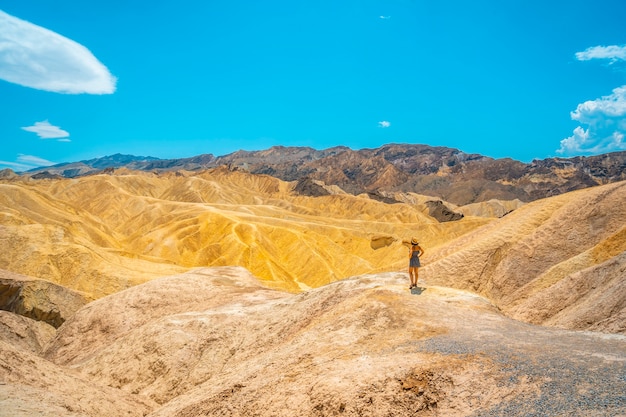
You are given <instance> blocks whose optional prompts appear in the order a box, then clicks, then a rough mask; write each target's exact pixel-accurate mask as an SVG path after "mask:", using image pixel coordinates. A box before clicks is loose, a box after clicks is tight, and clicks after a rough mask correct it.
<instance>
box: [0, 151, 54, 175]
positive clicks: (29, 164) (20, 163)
mask: <svg viewBox="0 0 626 417" xmlns="http://www.w3.org/2000/svg"><path fill="white" fill-rule="evenodd" d="M55 164H56V162H52V161H48V160H47V159H43V158H40V157H38V156H34V155H23V154H20V155H18V156H17V161H15V162H11V161H0V168H2V167H8V168H11V169H12V170H14V171H18V172H19V171H28V170H29V169H33V168H39V167H44V166H50V165H55Z"/></svg>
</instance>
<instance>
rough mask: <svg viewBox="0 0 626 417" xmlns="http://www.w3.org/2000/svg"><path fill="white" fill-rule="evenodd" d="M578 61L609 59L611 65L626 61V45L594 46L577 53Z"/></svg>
mask: <svg viewBox="0 0 626 417" xmlns="http://www.w3.org/2000/svg"><path fill="white" fill-rule="evenodd" d="M576 59H578V60H579V61H589V60H592V59H608V60H609V61H611V63H614V62H617V61H626V45H621V46H618V45H609V46H592V47H591V48H587V49H585V50H584V51H582V52H576Z"/></svg>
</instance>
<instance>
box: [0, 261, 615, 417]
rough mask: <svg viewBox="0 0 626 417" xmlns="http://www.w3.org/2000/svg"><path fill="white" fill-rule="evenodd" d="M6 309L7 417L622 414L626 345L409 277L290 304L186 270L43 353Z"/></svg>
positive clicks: (76, 322) (1, 356) (104, 312)
mask: <svg viewBox="0 0 626 417" xmlns="http://www.w3.org/2000/svg"><path fill="white" fill-rule="evenodd" d="M2 313H3V314H1V315H0V322H1V323H2V328H3V329H4V331H5V334H6V332H10V329H13V332H14V333H19V332H21V336H22V337H21V339H22V344H23V345H22V346H21V348H20V347H18V346H16V344H15V343H7V341H6V340H7V339H6V338H5V337H4V336H3V338H2V341H0V351H1V353H0V415H2V416H14V417H17V416H34V415H37V416H55V417H56V416H85V415H87V416H153V417H156V416H168V417H172V416H178V417H184V416H201V415H214V416H556V415H572V416H618V415H624V414H625V413H626V395H625V393H626V380H625V379H624V375H626V337H624V336H622V335H607V334H601V333H593V332H575V331H568V330H560V329H553V328H546V327H540V326H534V325H530V324H524V323H520V322H517V321H514V320H512V319H509V318H507V317H505V316H503V315H502V314H500V313H499V312H498V310H497V309H496V308H495V307H494V306H493V305H492V304H490V303H489V302H488V301H487V300H485V299H483V298H481V297H478V296H476V295H473V294H471V293H468V292H464V291H460V290H452V289H449V288H443V287H436V286H429V285H423V287H422V288H421V289H420V291H418V292H416V293H413V294H412V293H411V292H410V291H409V290H408V288H407V277H406V275H405V274H404V273H381V274H372V275H363V276H358V277H354V278H351V279H347V280H343V281H339V282H336V283H332V284H329V285H326V286H323V287H321V288H318V289H313V290H309V291H306V292H303V293H301V294H289V293H286V292H282V291H276V290H271V289H268V288H266V287H264V286H262V285H260V281H258V280H257V279H256V278H255V277H253V276H252V275H251V274H249V273H248V272H247V271H246V270H245V269H243V268H238V267H221V268H204V269H195V270H193V271H190V272H188V273H184V274H180V275H174V276H170V277H165V278H161V279H156V280H153V281H150V282H148V283H145V284H142V285H138V286H135V287H133V288H130V289H128V290H125V291H122V292H120V293H117V294H113V295H111V296H108V297H105V298H102V299H99V300H96V301H94V302H91V303H89V304H87V305H85V306H84V307H83V308H81V309H79V310H78V311H77V312H76V313H75V314H74V315H73V316H72V317H71V318H69V320H67V321H66V322H65V323H64V324H63V325H62V326H61V327H60V328H59V329H58V332H56V334H55V333H54V332H51V333H50V334H49V335H48V336H47V337H48V338H50V337H52V339H50V340H49V341H48V342H47V343H45V346H46V347H45V348H44V349H43V350H41V349H40V347H39V346H40V344H41V342H42V341H41V338H44V339H45V337H46V336H45V335H44V334H43V333H42V332H40V331H39V332H35V331H34V330H33V329H34V328H35V327H36V323H39V322H35V321H33V320H30V319H27V318H25V317H22V316H17V315H15V314H13V313H8V312H2ZM18 322H19V323H18ZM7 329H9V330H7ZM29 331H30V333H29ZM35 334H36V335H38V336H37V337H38V338H39V339H37V338H36V337H35V336H34V335H35ZM29 335H30V336H29ZM26 344H29V346H30V347H29V348H28V349H26V348H25V346H24V345H26Z"/></svg>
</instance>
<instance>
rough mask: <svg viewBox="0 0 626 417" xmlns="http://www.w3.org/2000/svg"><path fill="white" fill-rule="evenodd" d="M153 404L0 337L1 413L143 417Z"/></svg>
mask: <svg viewBox="0 0 626 417" xmlns="http://www.w3.org/2000/svg"><path fill="white" fill-rule="evenodd" d="M153 407H154V404H153V403H152V402H151V401H150V400H148V399H146V398H142V397H141V396H138V395H129V394H127V393H125V392H123V391H121V390H116V389H113V388H110V387H106V386H99V385H97V384H94V383H93V382H91V381H88V380H86V379H83V378H82V377H80V376H79V375H78V374H76V373H75V372H73V371H71V370H69V369H67V368H61V367H58V366H56V365H54V364H53V363H51V362H49V361H46V360H44V359H42V358H40V357H39V356H36V355H35V354H33V353H31V352H29V351H27V350H26V349H21V348H19V347H15V346H13V345H11V344H9V343H7V342H5V341H4V340H0V416H2V417H33V416H38V417H70V416H71V417H78V416H91V417H99V416H129V417H131V416H137V417H139V416H144V415H146V414H147V413H148V412H149V410H151V409H152V408H153Z"/></svg>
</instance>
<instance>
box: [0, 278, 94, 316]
mask: <svg viewBox="0 0 626 417" xmlns="http://www.w3.org/2000/svg"><path fill="white" fill-rule="evenodd" d="M89 301H91V299H90V298H89V297H88V296H86V295H85V294H80V293H78V292H76V291H72V290H70V289H68V288H65V287H63V286H61V285H57V284H55V283H53V282H50V281H46V280H42V279H36V278H32V277H27V276H24V275H20V274H15V273H12V272H9V271H5V270H2V269H0V310H5V311H10V312H12V313H16V314H19V315H21V316H24V317H28V318H30V319H33V320H37V321H41V322H44V323H47V324H49V325H51V326H53V327H59V326H61V325H62V324H63V322H65V320H67V319H68V318H69V317H71V316H72V315H73V314H74V312H76V310H78V309H79V308H81V307H82V306H84V305H85V304H87V303H88V302H89Z"/></svg>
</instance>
